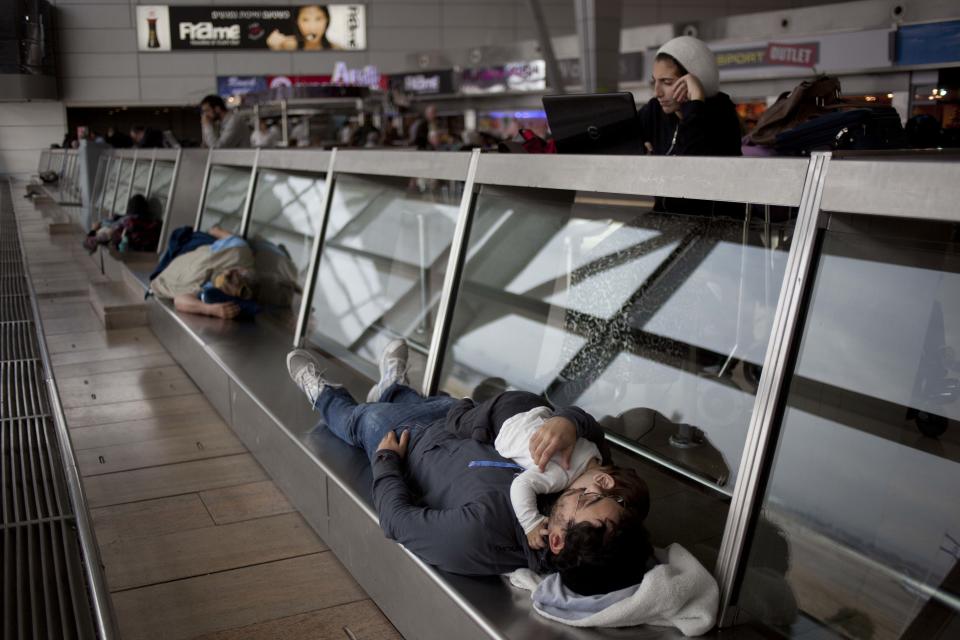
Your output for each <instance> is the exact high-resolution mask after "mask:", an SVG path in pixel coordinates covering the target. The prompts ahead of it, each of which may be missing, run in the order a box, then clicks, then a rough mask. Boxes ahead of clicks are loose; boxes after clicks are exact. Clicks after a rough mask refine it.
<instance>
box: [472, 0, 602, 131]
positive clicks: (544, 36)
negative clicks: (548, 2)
mask: <svg viewBox="0 0 960 640" xmlns="http://www.w3.org/2000/svg"><path fill="white" fill-rule="evenodd" d="M619 1H620V0H617V2H619ZM527 5H528V6H529V7H530V15H531V17H532V18H533V26H534V27H536V29H537V41H538V42H539V43H540V53H541V55H543V61H544V63H545V64H546V67H547V86H548V87H550V90H551V91H553V92H554V93H564V90H563V75H562V74H561V73H560V64H559V63H558V62H557V56H556V55H555V54H554V53H553V41H552V40H550V30H549V29H548V28H547V22H546V20H544V19H543V7H541V6H540V0H527ZM467 128H468V129H469V128H470V127H467Z"/></svg>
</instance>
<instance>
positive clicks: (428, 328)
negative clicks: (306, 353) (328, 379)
mask: <svg viewBox="0 0 960 640" xmlns="http://www.w3.org/2000/svg"><path fill="white" fill-rule="evenodd" d="M462 191H463V184H462V183H460V182H447V181H436V180H415V179H408V178H385V177H384V178H373V177H361V176H352V175H344V176H338V177H337V182H336V185H335V187H334V190H333V202H332V204H331V209H330V220H329V222H328V228H327V233H326V239H325V242H324V246H323V254H322V257H321V259H320V267H319V272H318V275H317V284H316V286H315V287H314V292H313V303H312V307H311V312H310V322H309V327H308V335H309V336H310V338H311V340H312V341H314V342H315V343H316V344H318V346H321V347H322V348H324V349H325V350H327V351H330V352H331V353H334V354H335V355H337V356H338V357H340V358H341V359H343V360H344V361H347V362H349V363H350V364H352V365H353V366H354V367H356V368H358V369H359V370H361V371H362V372H364V373H366V374H367V375H369V376H371V377H374V378H376V377H377V369H376V365H375V363H376V361H377V358H378V357H379V355H380V351H381V350H382V348H383V347H384V346H385V344H386V343H387V342H388V341H389V340H391V339H393V338H395V337H404V338H406V339H407V340H408V342H409V343H410V346H411V348H412V349H413V350H414V351H419V352H420V353H421V354H425V353H426V351H427V348H428V345H429V342H430V337H431V334H432V331H433V324H434V321H435V310H436V305H437V304H438V302H439V299H440V294H441V291H442V289H443V276H444V273H445V271H446V263H447V257H448V252H449V248H450V242H451V241H452V239H453V231H454V227H455V226H456V220H457V213H458V207H459V203H460V197H461V194H462ZM421 377H422V374H421ZM411 378H412V379H411V382H412V383H413V384H414V386H419V385H420V381H419V380H417V379H416V378H417V375H416V374H415V373H412V374H411Z"/></svg>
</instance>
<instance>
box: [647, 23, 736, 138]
mask: <svg viewBox="0 0 960 640" xmlns="http://www.w3.org/2000/svg"><path fill="white" fill-rule="evenodd" d="M719 87H720V73H719V71H718V69H717V63H716V59H715V57H714V54H713V52H712V51H710V49H709V48H708V47H707V45H706V44H705V43H704V42H703V41H701V40H698V39H696V38H691V37H690V36H681V37H679V38H674V39H673V40H670V41H669V42H667V43H666V44H665V45H663V46H662V47H660V49H659V50H658V51H657V57H656V61H655V62H654V65H653V90H654V97H653V98H651V99H650V102H648V103H647V104H645V105H644V106H643V107H642V108H641V109H640V125H641V127H642V135H643V141H644V144H645V145H646V147H647V150H648V152H650V153H652V154H654V155H665V156H670V155H673V156H683V155H697V156H739V155H740V136H741V132H740V118H739V117H738V116H737V111H736V109H735V108H734V106H733V102H732V101H731V100H730V96H728V95H727V94H725V93H721V92H720V90H719Z"/></svg>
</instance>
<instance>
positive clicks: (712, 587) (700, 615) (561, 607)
mask: <svg viewBox="0 0 960 640" xmlns="http://www.w3.org/2000/svg"><path fill="white" fill-rule="evenodd" d="M656 555H657V558H658V559H659V560H660V562H661V564H659V565H657V566H656V567H654V568H653V569H651V570H650V571H648V572H647V573H646V574H645V575H644V576H643V581H642V582H641V583H640V584H638V585H636V586H633V587H627V588H626V589H621V590H620V591H616V592H614V593H610V594H604V595H602V596H581V595H579V594H577V593H574V592H573V591H570V590H569V589H567V588H566V587H564V586H563V585H562V584H561V583H560V576H559V574H556V573H554V574H551V575H549V576H547V577H545V578H543V577H541V576H539V575H537V574H536V573H534V572H533V571H530V570H529V569H518V570H516V571H514V572H513V573H511V574H509V579H510V583H511V584H512V585H513V586H515V587H518V588H520V589H526V590H527V591H532V592H533V593H532V594H531V597H532V598H533V608H534V610H535V611H536V612H537V613H538V614H540V615H541V616H543V617H545V618H549V619H551V620H556V621H557V622H562V623H564V624H567V625H570V626H573V627H630V626H634V625H639V624H652V625H656V626H661V627H676V628H677V629H679V630H680V631H681V632H682V633H683V634H684V635H686V636H698V635H701V634H704V633H706V632H707V631H709V630H710V629H712V628H713V625H714V624H715V623H716V619H717V607H718V606H719V604H720V590H719V588H718V587H717V582H716V580H714V579H713V576H712V575H710V572H709V571H707V570H706V569H705V568H704V567H703V565H702V564H700V562H698V561H697V559H696V558H694V557H693V555H692V554H691V553H690V552H689V551H687V550H686V549H684V548H683V547H681V546H680V545H679V544H672V545H670V546H669V547H667V548H666V549H665V550H662V549H657V550H656Z"/></svg>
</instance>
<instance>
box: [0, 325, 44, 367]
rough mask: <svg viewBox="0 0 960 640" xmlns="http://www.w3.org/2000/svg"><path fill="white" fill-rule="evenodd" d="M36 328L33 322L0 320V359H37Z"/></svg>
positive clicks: (38, 355)
mask: <svg viewBox="0 0 960 640" xmlns="http://www.w3.org/2000/svg"><path fill="white" fill-rule="evenodd" d="M35 335H36V328H35V327H34V325H33V323H32V322H30V321H28V320H25V321H22V322H0V360H36V359H37V358H39V357H40V354H39V352H38V351H37V340H36V338H34V336H35Z"/></svg>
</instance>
